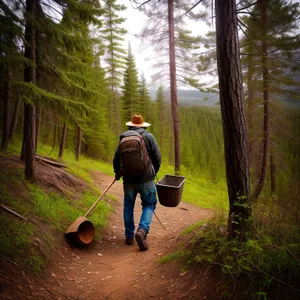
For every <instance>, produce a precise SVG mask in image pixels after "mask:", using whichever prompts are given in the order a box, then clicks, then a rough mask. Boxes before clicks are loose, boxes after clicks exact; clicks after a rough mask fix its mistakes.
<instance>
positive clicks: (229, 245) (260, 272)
mask: <svg viewBox="0 0 300 300" xmlns="http://www.w3.org/2000/svg"><path fill="white" fill-rule="evenodd" d="M226 222H227V219H226V218H225V217H220V216H218V217H216V218H214V219H211V220H209V221H205V222H199V223H198V224H196V225H195V224H194V225H192V227H189V228H188V229H186V230H185V231H184V232H183V233H182V236H183V237H185V238H183V241H182V242H181V243H180V245H178V247H177V250H176V251H175V252H174V253H171V254H169V255H168V256H165V257H163V258H161V259H160V261H161V262H162V263H165V262H168V261H170V260H177V261H180V262H181V263H182V269H183V270H187V269H189V268H190V267H191V266H192V265H195V264H201V265H214V266H216V267H217V268H220V269H221V270H222V273H223V274H224V275H225V276H224V278H225V279H226V278H227V279H229V285H230V286H231V287H232V291H231V292H233V291H235V295H237V294H238V293H240V295H242V296H241V298H240V299H273V297H272V296H270V294H271V292H270V291H272V290H274V289H276V290H277V292H278V290H279V289H282V290H283V289H284V290H286V291H288V292H289V293H290V295H291V294H293V293H294V294H295V295H296V296H295V298H289V299H298V298H296V297H300V282H299V276H300V264H299V258H300V243H299V240H300V231H299V228H297V227H293V226H291V227H290V228H289V229H288V232H289V234H284V232H283V231H279V230H276V231H275V230H274V228H275V227H274V226H272V224H270V223H269V224H261V223H260V222H259V221H258V220H257V218H256V221H255V222H254V227H253V231H252V232H251V233H249V234H248V237H247V239H246V241H245V242H242V243H241V242H240V241H237V240H229V239H228V236H227V230H226V229H225V228H226ZM276 223H277V226H276V228H277V229H278V228H279V227H280V226H279V225H278V224H280V222H279V220H277V222H276ZM295 241H296V242H295ZM297 241H298V242H297ZM231 292H230V291H227V297H228V298H229V299H230V298H231V296H232V294H231ZM278 299H279V298H278Z"/></svg>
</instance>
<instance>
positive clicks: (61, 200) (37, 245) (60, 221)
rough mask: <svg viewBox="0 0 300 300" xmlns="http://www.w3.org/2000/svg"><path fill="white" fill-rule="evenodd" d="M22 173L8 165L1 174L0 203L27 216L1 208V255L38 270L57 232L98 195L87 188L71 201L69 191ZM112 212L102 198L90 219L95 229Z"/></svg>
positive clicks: (48, 254)
mask: <svg viewBox="0 0 300 300" xmlns="http://www.w3.org/2000/svg"><path fill="white" fill-rule="evenodd" d="M1 155H2V154H1ZM5 156H8V155H7V154H5ZM23 172H24V170H23V169H22V168H16V167H15V168H10V167H7V168H6V169H5V170H4V172H1V173H0V191H1V203H2V204H3V205H5V206H6V207H9V208H10V209H12V210H14V211H15V212H17V213H18V214H20V215H22V216H23V217H25V218H27V219H28V221H25V220H23V219H21V218H18V217H16V216H13V215H12V214H10V213H9V212H7V211H6V210H4V209H1V210H0V254H1V256H2V257H3V258H4V259H7V260H10V261H13V262H15V263H17V264H18V265H21V266H24V267H25V268H26V269H27V270H29V271H32V272H40V271H42V270H43V268H44V265H45V264H46V262H47V261H48V260H49V259H50V258H51V256H52V255H53V253H52V250H53V248H54V245H55V240H56V237H57V235H60V236H63V234H64V232H65V231H66V229H67V228H68V227H69V226H70V225H71V224H72V223H73V222H74V221H75V220H76V219H77V218H78V217H79V216H82V215H84V213H85V212H86V211H87V210H88V209H89V208H90V207H91V205H92V204H93V203H94V202H95V201H96V199H97V198H98V196H99V190H98V189H96V188H94V189H90V190H86V191H85V192H84V193H83V194H81V195H79V196H78V195H76V199H77V200H70V199H71V198H72V197H71V196H72V195H71V193H67V195H66V196H62V195H60V194H57V193H55V192H54V191H53V192H51V191H48V190H47V191H45V190H43V188H42V187H40V186H39V185H37V184H33V183H29V182H27V181H26V180H25V178H24V175H23ZM96 191H97V192H96ZM109 198H110V199H113V198H114V197H112V196H109V195H105V199H109ZM111 211H112V207H111V206H110V205H109V204H107V202H106V201H101V202H99V203H98V205H97V207H96V208H95V209H94V210H93V212H92V214H91V215H90V216H89V220H90V221H91V222H92V223H93V224H94V226H95V228H104V227H106V225H107V220H108V215H109V213H110V212H111ZM98 237H99V230H96V235H95V240H97V239H98Z"/></svg>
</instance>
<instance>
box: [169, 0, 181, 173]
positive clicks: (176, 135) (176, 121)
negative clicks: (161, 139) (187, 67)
mask: <svg viewBox="0 0 300 300" xmlns="http://www.w3.org/2000/svg"><path fill="white" fill-rule="evenodd" d="M168 21H169V57H170V92H171V106H172V118H173V126H174V144H175V175H178V174H180V131H179V130H180V124H179V117H178V99H177V84H176V62H175V42H174V12H173V0H168Z"/></svg>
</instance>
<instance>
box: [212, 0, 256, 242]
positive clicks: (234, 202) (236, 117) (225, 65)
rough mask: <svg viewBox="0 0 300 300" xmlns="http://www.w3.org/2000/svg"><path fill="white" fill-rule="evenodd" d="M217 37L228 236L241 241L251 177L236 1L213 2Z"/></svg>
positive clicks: (244, 227)
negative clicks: (227, 203) (227, 200)
mask: <svg viewBox="0 0 300 300" xmlns="http://www.w3.org/2000/svg"><path fill="white" fill-rule="evenodd" d="M216 34H217V63H218V75H219V89H220V104H221V114H222V124H223V136H224V152H225V162H226V178H227V188H228V196H229V218H228V236H229V238H231V239H235V238H237V239H240V240H243V239H244V238H245V233H246V231H247V230H248V229H249V227H250V222H249V217H250V216H251V208H250V204H249V203H250V202H249V200H250V199H249V196H250V174H249V160H248V140H247V131H246V118H245V109H244V101H243V95H244V93H243V83H242V71H241V65H240V53H239V39H238V31H237V15H236V3H235V0H227V1H224V0H216Z"/></svg>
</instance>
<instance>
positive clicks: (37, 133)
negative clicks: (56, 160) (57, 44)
mask: <svg viewBox="0 0 300 300" xmlns="http://www.w3.org/2000/svg"><path fill="white" fill-rule="evenodd" d="M41 14H42V7H41V5H40V3H39V2H38V3H37V8H36V19H39V18H40V16H41ZM35 39H36V47H35V60H36V84H37V86H41V33H40V30H38V29H37V30H36V31H35ZM40 120H41V106H40V104H37V105H36V121H35V126H36V130H35V152H36V151H37V146H38V143H39V138H40Z"/></svg>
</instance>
